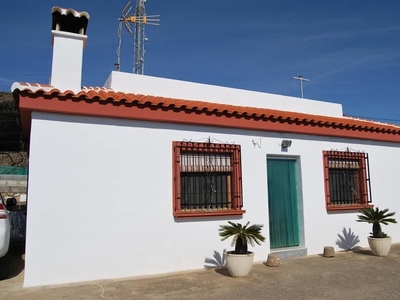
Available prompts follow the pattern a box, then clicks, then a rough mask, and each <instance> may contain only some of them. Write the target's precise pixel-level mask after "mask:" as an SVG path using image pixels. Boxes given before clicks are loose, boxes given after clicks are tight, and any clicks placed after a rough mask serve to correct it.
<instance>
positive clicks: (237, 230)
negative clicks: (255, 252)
mask: <svg viewBox="0 0 400 300" xmlns="http://www.w3.org/2000/svg"><path fill="white" fill-rule="evenodd" d="M228 223H229V224H230V225H220V226H219V227H220V228H219V235H220V237H221V241H224V240H226V239H228V238H230V237H233V240H232V246H233V245H235V251H234V252H233V254H247V244H249V243H250V244H251V245H252V246H253V247H254V245H255V243H257V244H258V245H261V242H264V241H265V237H264V236H263V235H262V234H261V228H262V227H263V226H264V225H260V224H254V225H251V226H249V224H250V222H247V223H246V225H244V226H242V224H240V223H233V222H231V221H228Z"/></svg>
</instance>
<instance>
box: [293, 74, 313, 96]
mask: <svg viewBox="0 0 400 300" xmlns="http://www.w3.org/2000/svg"><path fill="white" fill-rule="evenodd" d="M293 79H297V80H299V81H300V93H301V98H304V93H303V81H310V79H305V78H304V77H303V76H301V75H299V76H298V77H293Z"/></svg>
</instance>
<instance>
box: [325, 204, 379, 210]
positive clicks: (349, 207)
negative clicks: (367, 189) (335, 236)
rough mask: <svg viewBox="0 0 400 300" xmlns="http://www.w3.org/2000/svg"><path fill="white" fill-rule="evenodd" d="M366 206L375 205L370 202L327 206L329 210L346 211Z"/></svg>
mask: <svg viewBox="0 0 400 300" xmlns="http://www.w3.org/2000/svg"><path fill="white" fill-rule="evenodd" d="M365 207H374V205H372V204H368V205H365V204H364V205H343V206H339V205H336V206H335V205H329V206H327V207H326V210H327V211H346V210H360V209H362V208H365Z"/></svg>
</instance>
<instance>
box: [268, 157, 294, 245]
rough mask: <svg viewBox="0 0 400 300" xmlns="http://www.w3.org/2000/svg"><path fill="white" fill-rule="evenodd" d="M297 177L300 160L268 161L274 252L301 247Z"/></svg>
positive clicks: (270, 222)
mask: <svg viewBox="0 0 400 300" xmlns="http://www.w3.org/2000/svg"><path fill="white" fill-rule="evenodd" d="M296 173H297V172H296V160H291V159H277V158H268V159H267V177H268V208H269V237H270V244H271V249H274V248H285V247H294V246H298V245H299V243H300V237H299V212H298V196H297V195H298V193H297V175H296Z"/></svg>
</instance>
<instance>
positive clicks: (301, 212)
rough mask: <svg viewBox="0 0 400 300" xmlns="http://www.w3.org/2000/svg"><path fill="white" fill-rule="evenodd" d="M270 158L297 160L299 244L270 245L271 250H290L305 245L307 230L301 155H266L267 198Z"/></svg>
mask: <svg viewBox="0 0 400 300" xmlns="http://www.w3.org/2000/svg"><path fill="white" fill-rule="evenodd" d="M268 159H279V160H291V161H295V163H296V164H295V166H296V191H297V201H298V203H297V213H298V218H299V246H294V247H285V248H273V249H271V244H270V245H269V247H270V251H271V252H277V251H282V250H290V249H298V248H304V247H305V232H304V205H303V182H302V176H301V157H300V156H299V155H276V154H267V156H266V160H265V163H266V165H265V166H266V178H265V180H266V181H267V190H266V199H267V201H269V199H268V171H267V164H268ZM267 216H268V224H269V208H268V214H267ZM268 239H269V241H270V236H269V228H268Z"/></svg>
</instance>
